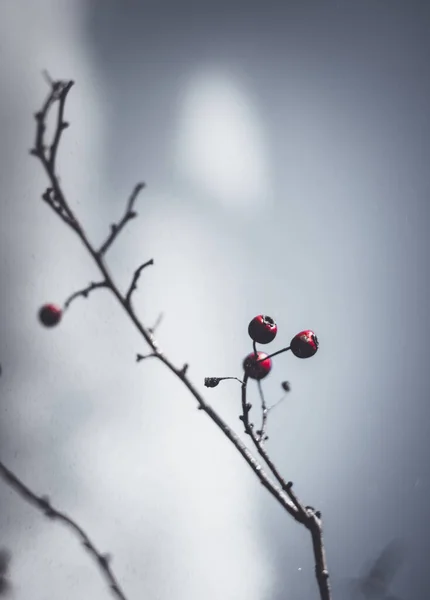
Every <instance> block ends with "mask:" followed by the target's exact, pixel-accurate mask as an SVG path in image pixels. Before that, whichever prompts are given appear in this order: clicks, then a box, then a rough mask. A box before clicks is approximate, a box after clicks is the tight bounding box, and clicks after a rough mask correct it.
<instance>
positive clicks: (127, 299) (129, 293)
mask: <svg viewBox="0 0 430 600" xmlns="http://www.w3.org/2000/svg"><path fill="white" fill-rule="evenodd" d="M153 264H154V259H153V258H151V260H148V261H147V262H146V263H143V265H140V267H138V268H137V269H136V270H135V272H134V275H133V279H132V280H131V284H130V287H129V288H128V291H127V294H126V296H125V302H126V304H127V305H128V306H130V304H131V296H132V294H133V292H134V291H135V290H136V289H137V283H138V281H139V277H140V274H141V273H142V271H143V270H144V269H146V267H149V266H151V265H153Z"/></svg>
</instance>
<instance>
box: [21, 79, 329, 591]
mask: <svg viewBox="0 0 430 600" xmlns="http://www.w3.org/2000/svg"><path fill="white" fill-rule="evenodd" d="M72 85H73V82H68V83H63V82H53V83H52V85H51V92H50V94H49V96H48V99H47V100H46V102H45V104H44V105H43V107H42V111H41V112H40V113H38V114H37V115H36V120H37V131H36V144H35V149H33V150H32V151H31V153H32V154H33V155H35V156H36V157H37V158H38V159H39V160H40V161H41V163H42V166H43V167H44V169H45V172H46V174H47V176H48V179H49V181H50V184H51V188H52V190H53V194H54V196H53V198H55V203H56V205H59V206H61V208H62V209H63V210H64V212H65V214H66V216H67V217H68V221H67V220H65V219H63V220H64V221H65V223H66V224H67V225H69V227H70V228H71V229H73V230H74V231H75V233H76V234H77V236H78V237H79V239H80V240H81V242H82V244H83V245H84V246H85V248H86V249H87V251H88V253H89V254H90V256H91V257H92V259H93V260H94V262H95V263H96V265H97V267H98V269H99V271H100V273H101V275H102V278H103V281H105V282H106V287H107V288H108V289H109V290H110V291H111V292H112V294H113V295H114V296H115V298H116V299H117V301H118V302H119V304H120V305H121V306H122V308H123V310H124V311H125V313H126V314H127V316H128V318H129V319H130V321H131V322H132V324H133V325H134V326H135V328H136V329H137V331H138V332H139V333H140V334H141V335H142V337H143V338H144V340H145V341H146V342H147V344H148V345H149V347H150V349H151V351H152V352H151V356H155V358H157V359H158V360H160V361H161V362H162V363H163V364H164V365H165V366H166V367H167V369H168V370H169V371H170V372H172V373H173V374H174V375H176V376H177V377H178V378H179V379H180V380H181V381H182V382H183V384H184V385H185V386H186V388H187V389H188V391H189V392H190V394H191V395H192V396H193V397H194V399H195V400H196V401H197V404H198V408H199V409H200V410H202V411H204V412H205V413H206V414H207V415H208V416H209V418H210V419H211V420H212V421H213V422H214V423H215V425H217V427H218V428H219V429H220V430H221V431H222V432H223V433H224V435H225V436H226V437H227V438H228V439H229V441H230V442H231V443H232V444H233V445H234V447H235V448H236V449H237V451H238V452H239V453H240V454H241V456H242V457H243V458H244V460H245V461H246V463H247V464H248V466H249V467H250V468H251V469H252V470H253V472H254V473H255V475H256V476H257V477H258V479H259V480H260V482H261V484H262V485H264V486H265V487H266V489H267V490H268V491H269V493H270V494H271V495H272V496H273V497H274V498H275V499H276V501H277V502H278V503H279V504H280V505H281V506H282V507H283V508H284V509H285V510H286V511H287V512H288V514H289V515H291V516H292V517H293V518H294V519H295V520H296V521H298V522H299V523H303V524H304V525H305V526H306V527H307V528H308V529H309V530H310V532H311V535H312V541H313V546H314V556H315V562H316V565H317V568H316V577H317V582H318V587H319V591H320V597H321V600H330V598H331V595H330V587H329V583H328V575H327V568H326V563H325V555H324V546H323V540H322V529H321V523H320V520H319V517H317V513H315V514H312V515H309V513H308V512H307V511H306V510H305V509H304V508H303V506H302V504H301V503H300V502H299V500H298V499H297V497H296V495H295V494H294V492H293V490H292V483H291V482H288V483H287V482H286V481H285V480H284V479H283V478H282V476H281V475H280V474H279V472H278V470H277V469H276V467H275V465H274V464H273V462H272V461H271V459H270V457H269V456H268V454H267V452H266V451H265V449H264V447H262V446H261V444H260V443H259V441H258V439H257V437H256V434H255V432H254V431H253V426H252V424H251V423H250V422H249V408H250V407H249V408H248V405H247V402H246V382H247V378H244V382H243V385H242V404H243V406H244V407H245V409H246V410H244V414H243V416H242V418H243V421H244V425H245V431H246V432H247V433H248V434H249V435H250V436H251V439H252V441H253V443H254V445H255V447H256V449H257V451H258V453H259V454H260V456H261V457H262V458H263V460H264V461H265V463H266V464H267V466H268V468H269V469H270V471H271V473H272V474H273V475H274V477H275V479H276V480H277V481H278V483H279V484H280V486H281V488H279V487H278V486H277V485H275V484H274V483H273V481H272V479H271V478H270V477H269V476H268V474H267V473H266V471H265V470H264V469H263V468H262V466H261V465H260V464H259V463H258V461H257V460H256V459H255V458H254V456H253V455H252V453H251V452H250V450H249V449H248V447H247V446H246V445H245V444H244V443H243V442H242V440H241V439H240V438H239V437H238V436H237V434H236V433H235V432H234V431H233V430H232V429H231V428H230V427H229V426H228V425H227V424H226V423H225V421H224V420H223V419H222V418H221V417H220V416H219V415H218V413H217V412H216V411H215V410H214V409H213V408H212V407H211V406H210V405H209V404H207V403H206V401H205V400H204V398H203V396H202V395H201V394H200V392H199V391H198V390H197V389H196V388H195V387H194V385H193V384H192V383H191V381H190V379H189V378H188V376H187V366H188V365H186V364H185V365H184V366H183V367H180V368H178V367H176V366H175V365H174V364H173V363H172V362H171V361H170V360H169V359H168V358H167V357H166V356H165V355H164V354H163V352H162V351H161V349H160V348H159V346H158V343H157V341H156V340H155V338H154V335H153V331H151V329H150V328H148V327H145V326H144V325H143V324H142V323H141V321H140V320H139V318H138V317H137V315H136V314H135V312H134V310H133V308H132V305H131V302H130V300H131V295H132V293H133V291H134V290H135V288H136V286H137V281H138V279H139V275H140V273H141V271H142V270H143V268H144V267H146V266H148V264H152V261H149V262H148V263H145V264H144V265H142V266H141V267H139V268H138V269H137V270H136V272H135V275H134V277H133V281H132V283H131V285H130V288H129V290H128V292H127V294H126V295H123V294H122V293H121V292H120V290H119V288H118V287H117V285H116V283H115V282H114V280H113V279H112V277H111V275H110V273H109V271H108V269H107V267H106V265H105V263H104V260H103V259H104V256H103V255H104V253H105V252H106V250H107V249H108V248H109V247H110V245H111V244H112V243H113V242H114V241H115V239H116V237H117V235H118V233H119V231H120V230H121V229H122V227H123V226H124V225H125V223H126V222H127V221H129V220H130V218H133V217H134V216H135V214H134V211H133V207H134V202H135V200H136V196H137V194H138V192H139V191H140V189H141V187H142V186H141V184H139V185H138V186H137V187H136V188H135V191H134V193H133V194H132V196H131V197H130V199H129V202H128V205H127V208H126V211H125V214H124V216H123V218H122V220H121V221H120V222H119V223H118V224H117V225H116V226H114V227H113V228H112V231H111V234H110V235H109V237H108V239H107V240H106V242H105V243H104V244H103V245H102V247H101V248H100V250H98V251H97V250H96V249H95V248H94V246H93V244H92V243H91V242H90V240H89V239H88V236H87V234H86V232H85V231H84V229H83V227H82V225H81V224H80V223H79V221H78V220H77V219H76V217H75V215H74V213H73V211H72V209H71V207H70V205H69V204H68V202H67V200H66V198H65V195H64V193H63V190H62V188H61V185H60V182H59V177H58V175H57V173H56V172H55V155H56V152H57V149H58V143H59V140H60V134H61V131H58V128H60V129H61V130H62V129H64V128H65V126H66V123H65V122H64V120H63V112H64V103H65V100H66V97H67V94H68V92H69V91H70V88H71V86H72ZM56 102H58V103H59V118H58V119H57V132H56V135H55V136H54V142H53V144H52V145H51V151H50V155H49V156H48V155H47V153H46V145H45V142H44V133H45V129H46V123H45V121H46V116H47V113H48V111H49V109H50V108H51V106H53V105H54V104H55V103H56ZM60 115H61V118H60ZM57 137H58V142H56V140H57ZM52 155H53V156H54V158H52ZM51 207H52V208H53V209H54V210H56V209H55V206H52V205H51ZM57 212H58V211H57ZM130 215H131V216H130ZM254 350H255V348H254ZM284 351H286V349H283V350H280V351H278V352H276V353H274V354H272V355H270V356H274V355H276V354H280V353H281V352H284ZM38 506H39V507H40V505H39V504H38ZM45 508H46V506H45ZM48 508H49V507H48ZM317 518H318V520H316V519H317ZM96 556H98V555H96Z"/></svg>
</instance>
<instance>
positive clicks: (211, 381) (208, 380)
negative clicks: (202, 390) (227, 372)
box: [205, 377, 221, 388]
mask: <svg viewBox="0 0 430 600" xmlns="http://www.w3.org/2000/svg"><path fill="white" fill-rule="evenodd" d="M220 381H221V379H220V377H205V386H206V387H210V388H214V387H216V386H217V385H218V384H219V382H220Z"/></svg>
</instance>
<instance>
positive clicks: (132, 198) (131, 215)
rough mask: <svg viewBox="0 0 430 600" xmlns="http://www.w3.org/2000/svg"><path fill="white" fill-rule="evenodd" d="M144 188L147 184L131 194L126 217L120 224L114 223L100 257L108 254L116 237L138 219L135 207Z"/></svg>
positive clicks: (138, 187)
mask: <svg viewBox="0 0 430 600" xmlns="http://www.w3.org/2000/svg"><path fill="white" fill-rule="evenodd" d="M144 187H145V184H144V183H143V182H141V183H138V184H137V185H136V186H135V187H134V189H133V191H132V193H131V194H130V196H129V198H128V200H127V206H126V209H125V212H124V215H123V216H122V218H121V219H120V220H119V221H118V223H113V224H112V225H111V231H110V234H109V235H108V237H107V238H106V240H105V242H103V244H102V245H101V247H100V250H99V251H98V255H99V256H103V255H104V254H106V252H107V251H108V249H109V248H110V247H111V245H112V244H113V242H114V241H115V239H116V237H117V236H118V235H119V233H120V231H121V230H122V229H123V227H124V226H125V225H126V224H127V223H128V221H131V220H132V219H134V218H135V217H137V212H135V210H134V205H135V203H136V200H137V197H138V195H139V194H140V192H141V191H142V190H143V188H144Z"/></svg>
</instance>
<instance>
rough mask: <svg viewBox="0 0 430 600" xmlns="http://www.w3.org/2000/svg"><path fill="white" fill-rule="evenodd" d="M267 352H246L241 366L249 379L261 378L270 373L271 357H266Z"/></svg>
mask: <svg viewBox="0 0 430 600" xmlns="http://www.w3.org/2000/svg"><path fill="white" fill-rule="evenodd" d="M266 356H267V354H265V353H264V352H257V354H256V355H255V354H254V352H251V354H248V356H246V357H245V360H244V361H243V368H244V370H245V373H246V374H247V375H248V377H250V378H251V379H263V378H264V377H266V375H268V374H269V373H270V370H271V368H272V359H271V358H266Z"/></svg>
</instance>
